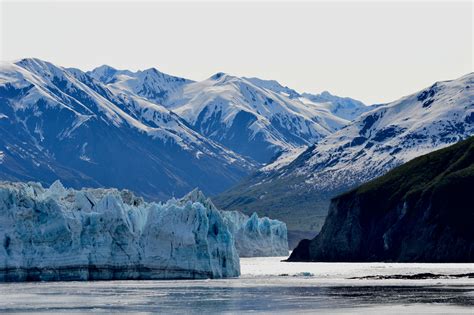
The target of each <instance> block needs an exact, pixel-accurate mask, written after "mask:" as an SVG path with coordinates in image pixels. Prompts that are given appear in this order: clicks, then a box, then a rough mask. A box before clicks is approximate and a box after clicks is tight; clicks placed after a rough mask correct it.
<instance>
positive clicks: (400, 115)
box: [0, 58, 474, 247]
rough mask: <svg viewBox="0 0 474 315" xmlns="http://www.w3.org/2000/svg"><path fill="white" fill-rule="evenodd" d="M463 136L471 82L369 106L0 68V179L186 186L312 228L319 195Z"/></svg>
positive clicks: (272, 87) (142, 189)
mask: <svg viewBox="0 0 474 315" xmlns="http://www.w3.org/2000/svg"><path fill="white" fill-rule="evenodd" d="M472 134H474V75H473V74H472V73H470V74H467V75H465V76H463V77H461V78H458V79H455V80H451V81H442V82H437V83H435V84H433V85H432V86H429V87H427V88H425V89H423V90H421V91H418V92H416V93H414V94H411V95H408V96H405V97H402V98H401V99H399V100H397V101H394V102H391V103H387V104H378V105H372V106H366V105H365V104H363V103H362V102H360V101H357V100H354V99H351V98H347V97H339V96H335V95H332V94H330V93H329V92H323V93H321V94H317V95H315V94H309V93H299V92H297V91H295V90H294V89H291V88H289V87H286V86H283V85H281V84H279V83H278V82H276V81H272V80H263V79H259V78H247V77H237V76H232V75H230V74H225V73H216V74H214V75H212V76H210V77H209V78H208V79H206V80H203V81H193V80H189V79H185V78H180V77H176V76H172V75H168V74H165V73H162V72H160V71H158V70H157V69H154V68H150V69H146V70H141V71H130V70H118V69H114V68H112V67H110V66H107V65H104V66H101V67H98V68H96V69H93V70H91V71H86V72H85V71H82V70H79V69H75V68H65V67H60V66H57V65H54V64H52V63H50V62H46V61H42V60H39V59H34V58H28V59H22V60H19V61H16V62H4V63H2V64H1V66H0V179H4V180H10V181H12V180H14V181H39V182H41V183H43V184H45V185H49V184H51V183H52V182H54V181H55V180H57V179H60V180H61V181H62V182H63V183H64V184H66V185H68V186H70V187H74V188H81V187H84V186H87V187H117V188H119V189H129V190H132V191H134V192H135V193H137V194H138V195H141V196H143V197H145V198H147V199H150V200H165V199H168V198H170V197H172V196H181V195H184V194H185V193H187V192H188V191H190V190H192V189H194V188H195V187H199V188H200V189H201V190H203V192H204V193H206V194H208V195H210V196H213V201H214V202H215V203H216V205H217V206H218V207H219V208H222V209H225V210H239V211H243V212H245V213H246V214H249V215H250V214H252V213H253V212H257V213H258V214H259V215H261V216H268V217H271V218H275V219H279V220H281V221H284V222H286V223H287V225H288V232H289V241H290V246H291V247H293V246H294V245H296V242H297V241H298V240H300V239H301V238H305V237H306V238H307V237H312V236H314V235H315V234H316V233H318V232H319V230H320V229H321V226H322V224H323V222H324V220H325V218H326V215H327V211H328V207H329V203H330V200H331V198H333V197H335V196H337V195H338V194H340V193H343V192H345V191H347V190H349V189H351V188H353V187H356V186H357V185H359V184H361V183H364V182H367V181H369V180H371V179H373V178H375V177H378V176H380V175H383V174H385V173H386V172H388V171H389V170H391V169H393V168H394V167H396V166H399V165H401V164H403V163H405V162H407V161H409V160H411V159H413V158H415V157H417V156H420V155H423V154H426V153H429V152H431V151H434V150H437V149H440V148H443V147H445V146H448V145H450V144H453V143H455V142H458V141H460V140H462V139H465V138H467V137H468V136H470V135H472Z"/></svg>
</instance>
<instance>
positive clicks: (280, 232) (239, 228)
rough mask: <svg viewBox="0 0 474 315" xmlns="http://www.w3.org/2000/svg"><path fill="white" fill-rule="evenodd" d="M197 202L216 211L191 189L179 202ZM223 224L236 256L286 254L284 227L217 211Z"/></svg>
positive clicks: (285, 229)
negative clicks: (229, 234) (233, 242)
mask: <svg viewBox="0 0 474 315" xmlns="http://www.w3.org/2000/svg"><path fill="white" fill-rule="evenodd" d="M189 201H191V202H199V203H201V204H202V205H204V206H205V207H206V208H207V209H209V210H214V211H218V210H217V208H216V207H215V206H214V204H213V203H212V201H211V200H210V199H209V198H207V197H206V196H204V194H203V193H202V192H201V191H199V190H197V189H195V190H193V191H192V192H190V193H189V194H187V195H186V196H184V197H183V198H182V199H181V202H189ZM221 215H222V217H223V219H224V222H225V224H226V225H227V226H228V227H229V229H230V231H231V233H232V235H233V236H234V240H235V247H236V248H237V251H238V253H239V256H240V257H269V256H287V255H288V232H287V228H286V224H285V223H284V222H281V221H278V220H272V219H269V218H267V217H263V218H259V217H258V215H257V214H256V213H253V214H252V216H250V217H249V216H248V215H245V214H243V213H241V212H238V211H221Z"/></svg>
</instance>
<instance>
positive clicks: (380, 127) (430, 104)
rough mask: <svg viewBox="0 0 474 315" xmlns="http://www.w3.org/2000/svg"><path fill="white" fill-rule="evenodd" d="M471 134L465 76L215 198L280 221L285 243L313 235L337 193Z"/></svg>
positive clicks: (471, 92) (473, 77)
mask: <svg viewBox="0 0 474 315" xmlns="http://www.w3.org/2000/svg"><path fill="white" fill-rule="evenodd" d="M473 134H474V74H473V73H470V74H468V75H466V76H463V77H461V78H459V79H456V80H452V81H443V82H437V83H435V84H434V85H432V86H431V87H429V88H426V89H424V90H422V91H420V92H417V93H415V94H412V95H409V96H406V97H403V98H401V99H400V100H398V101H395V102H392V103H389V104H386V105H383V106H377V107H376V108H374V109H372V110H371V111H369V112H366V113H364V114H362V115H361V116H360V117H358V118H356V119H355V120H354V121H353V122H352V123H350V124H349V125H348V126H346V127H344V128H342V129H340V130H338V131H336V132H335V133H333V134H331V135H329V136H327V137H326V138H324V139H322V140H321V141H319V142H318V143H317V144H315V145H314V146H310V147H308V149H306V150H305V151H304V152H302V153H301V154H299V155H293V160H292V161H291V162H289V163H288V161H287V160H286V161H285V162H284V163H282V164H281V166H278V165H276V166H275V167H267V168H263V169H262V170H261V171H259V172H257V173H256V174H255V175H254V176H252V177H251V178H250V179H248V180H245V181H243V182H241V183H240V184H239V185H237V186H235V187H233V188H232V189H230V190H229V191H227V192H225V193H223V194H221V195H219V196H217V197H216V198H213V201H214V202H215V203H216V205H217V206H218V207H220V208H222V209H225V210H234V209H235V210H237V209H239V210H241V211H244V212H245V213H251V212H253V211H257V213H259V214H260V215H269V216H272V217H273V218H276V219H278V220H282V221H284V222H286V223H287V225H288V231H289V235H290V238H291V237H292V236H294V235H296V236H298V235H301V233H303V232H304V233H308V232H310V231H313V233H317V232H318V231H319V229H320V228H321V226H322V223H323V222H324V218H325V216H326V214H327V207H328V205H329V200H330V199H331V198H332V197H334V196H335V195H337V194H339V193H342V192H344V191H346V190H348V189H350V188H351V187H354V186H355V185H358V184H360V183H363V182H366V181H368V180H370V179H372V178H374V177H377V176H380V175H382V174H384V173H386V172H387V171H388V170H390V169H392V168H394V167H395V166H398V165H400V164H402V163H405V162H407V161H409V160H411V159H413V158H414V157H417V156H420V155H423V154H426V153H429V152H431V151H434V150H437V149H440V148H443V147H446V146H448V145H450V144H453V143H455V142H458V141H460V140H461V139H465V138H467V137H468V136H470V135H473ZM286 159H288V157H286ZM290 159H291V157H290ZM277 161H278V160H277ZM270 166H271V164H270ZM270 205H275V206H274V207H273V208H272V211H271V212H268V211H265V212H264V211H262V209H269V206H270ZM300 232H301V233H300ZM295 233H296V234H295ZM298 233H300V234H298ZM308 236H309V235H306V237H308ZM313 236H314V234H313ZM293 241H294V240H292V239H291V240H290V242H292V244H294V242H293Z"/></svg>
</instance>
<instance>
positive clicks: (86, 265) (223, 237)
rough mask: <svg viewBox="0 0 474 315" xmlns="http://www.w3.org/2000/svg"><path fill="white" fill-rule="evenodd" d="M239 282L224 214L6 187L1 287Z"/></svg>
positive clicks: (0, 186)
mask: <svg viewBox="0 0 474 315" xmlns="http://www.w3.org/2000/svg"><path fill="white" fill-rule="evenodd" d="M239 275H240V263H239V256H238V253H237V250H236V248H235V245H234V239H233V235H232V233H231V231H230V230H229V228H228V226H227V224H226V223H225V220H224V218H223V216H222V214H221V212H219V211H217V210H216V209H215V208H211V207H205V206H204V205H203V204H201V203H199V202H192V201H190V200H188V201H183V200H176V199H171V200H169V201H167V202H165V203H155V202H150V203H147V202H145V201H144V200H143V199H142V198H139V197H136V196H135V195H134V194H133V193H131V192H130V191H127V190H121V191H119V190H117V189H101V188H98V189H82V190H73V189H66V188H64V187H63V186H62V184H61V183H60V182H59V181H56V182H54V183H53V184H52V185H51V187H49V188H46V189H45V188H43V187H42V186H41V184H38V183H13V182H0V282H8V281H55V280H116V279H122V280H125V279H201V278H225V277H237V276H239Z"/></svg>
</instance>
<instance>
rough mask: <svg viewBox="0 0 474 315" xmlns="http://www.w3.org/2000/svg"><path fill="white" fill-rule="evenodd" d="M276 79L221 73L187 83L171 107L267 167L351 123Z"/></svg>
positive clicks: (222, 141)
mask: <svg viewBox="0 0 474 315" xmlns="http://www.w3.org/2000/svg"><path fill="white" fill-rule="evenodd" d="M296 95H297V94H296V92H295V91H292V90H290V89H288V88H283V87H281V86H280V85H279V84H278V83H277V82H275V81H264V80H259V79H255V78H253V79H246V78H239V77H234V76H230V75H227V74H223V73H217V74H215V75H214V76H212V77H210V78H209V79H207V80H204V81H201V82H194V83H190V84H187V85H186V86H184V88H183V93H182V94H175V95H174V96H173V97H171V98H170V103H169V104H168V105H167V107H168V108H171V109H172V110H173V111H174V112H176V113H177V114H178V115H179V116H180V117H182V118H183V119H185V120H186V121H187V122H188V123H189V124H190V125H192V126H193V127H194V129H196V130H198V131H199V132H200V133H201V134H203V135H206V136H207V137H209V138H211V139H213V140H215V141H218V142H219V143H222V144H223V145H225V146H227V147H229V148H230V149H232V150H234V151H235V152H237V153H240V154H242V155H246V156H250V157H252V158H253V159H255V160H257V161H259V162H262V163H265V162H268V161H269V160H270V159H271V158H272V157H273V156H274V155H275V154H277V153H279V152H281V151H288V150H292V149H294V148H296V147H300V146H306V145H308V144H311V143H314V142H316V141H319V140H320V139H321V138H323V137H325V136H327V135H329V134H331V133H332V132H334V131H335V130H337V129H339V128H341V127H343V126H345V125H346V124H347V123H348V121H347V120H345V119H342V118H340V117H337V116H335V115H333V114H332V113H331V112H330V111H329V110H327V109H326V108H323V107H322V106H319V105H318V104H316V103H313V102H310V101H308V102H306V103H303V102H302V101H301V100H299V99H298V98H297V97H296Z"/></svg>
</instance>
